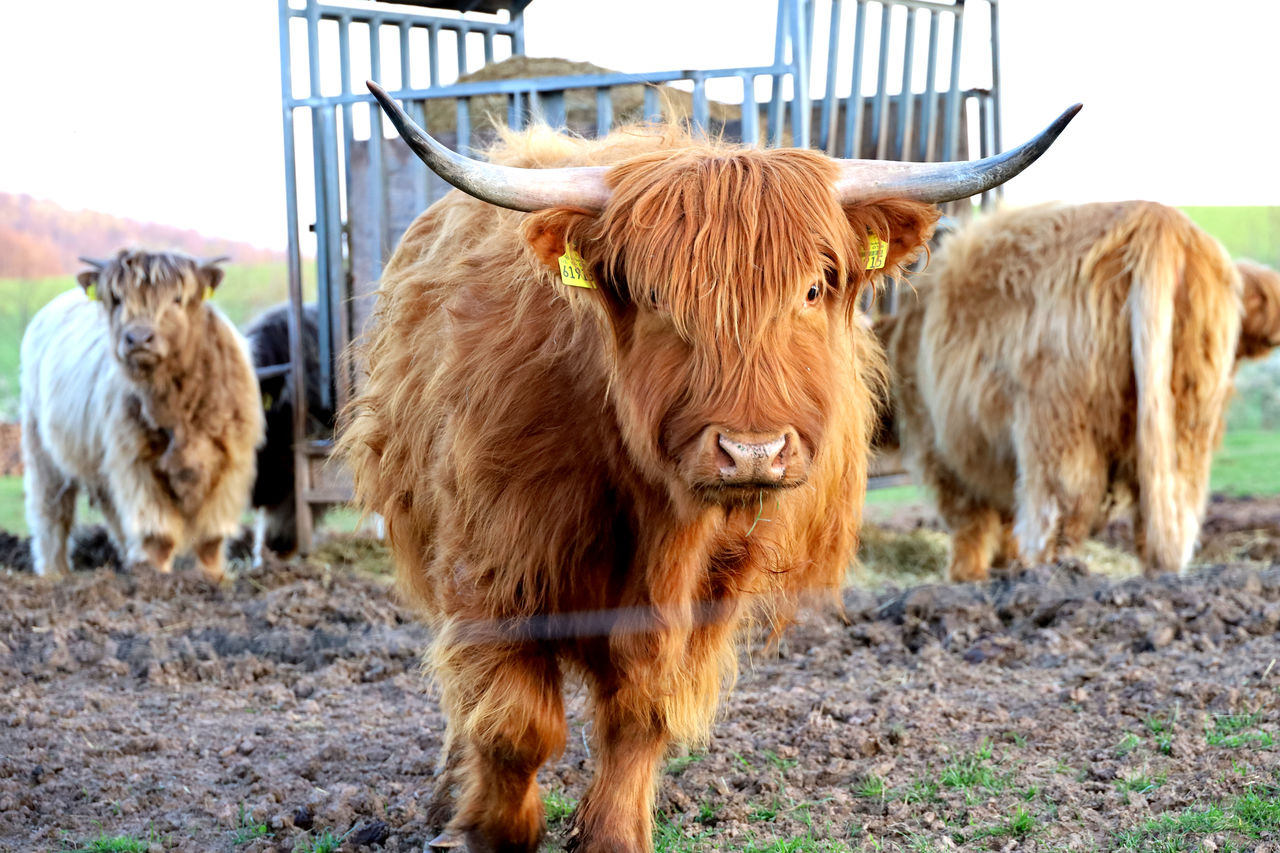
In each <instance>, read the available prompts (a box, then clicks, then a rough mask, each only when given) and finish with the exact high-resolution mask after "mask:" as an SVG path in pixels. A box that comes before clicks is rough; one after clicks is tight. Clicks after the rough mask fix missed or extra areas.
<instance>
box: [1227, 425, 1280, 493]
mask: <svg viewBox="0 0 1280 853" xmlns="http://www.w3.org/2000/svg"><path fill="white" fill-rule="evenodd" d="M1276 459H1280V432H1277V431H1268V430H1261V429H1233V430H1228V431H1227V434H1226V436H1225V437H1224V438H1223V440H1222V447H1221V448H1220V449H1219V450H1218V453H1217V455H1216V456H1214V458H1213V470H1212V472H1211V473H1210V475H1209V488H1210V489H1211V490H1212V491H1215V492H1222V493H1224V494H1228V495H1274V494H1280V465H1276V464H1275V461H1276Z"/></svg>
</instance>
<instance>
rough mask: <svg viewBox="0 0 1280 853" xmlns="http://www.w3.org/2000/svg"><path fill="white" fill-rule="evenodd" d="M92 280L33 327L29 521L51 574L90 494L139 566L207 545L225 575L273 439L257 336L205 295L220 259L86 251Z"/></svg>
mask: <svg viewBox="0 0 1280 853" xmlns="http://www.w3.org/2000/svg"><path fill="white" fill-rule="evenodd" d="M86 263H89V264H91V265H92V266H93V267H94V269H92V270H89V271H86V272H82V273H80V276H79V280H80V284H81V286H82V287H83V288H84V290H83V291H80V290H72V291H68V292H67V293H64V294H62V295H61V296H59V297H57V298H56V299H54V300H53V301H52V302H50V303H49V304H48V305H46V306H45V307H43V308H41V309H40V310H39V311H38V312H37V313H36V315H35V317H33V318H32V320H31V323H30V324H29V325H28V326H27V330H26V333H25V334H24V335H23V338H22V354H21V358H22V368H21V382H22V457H23V464H24V465H25V466H26V471H25V478H26V479H25V482H24V486H25V490H26V504H27V524H28V526H29V527H30V529H31V534H32V537H33V540H32V542H33V544H32V548H33V552H34V553H33V557H34V560H35V568H36V571H37V572H38V573H40V574H48V573H53V574H56V573H62V572H66V571H67V570H68V568H69V567H68V565H67V536H68V535H69V533H70V531H71V524H72V521H73V520H74V516H75V504H76V495H77V493H78V491H79V490H80V489H84V490H86V491H87V492H88V494H89V497H90V499H91V501H92V502H93V503H94V504H95V505H96V506H97V507H98V509H99V510H101V512H102V515H103V517H104V519H105V520H106V523H107V528H108V529H109V530H110V532H111V536H112V539H114V541H115V545H116V548H117V550H118V551H119V552H120V554H121V555H122V557H123V559H124V560H125V562H126V564H127V565H129V566H135V567H142V566H150V567H153V568H155V569H158V570H159V571H162V572H167V571H169V569H170V567H171V565H172V562H173V557H174V555H175V554H176V553H177V552H179V551H181V550H184V549H186V548H191V549H193V550H194V552H195V556H196V559H197V561H198V562H199V564H200V567H201V569H202V570H203V571H204V573H205V575H206V576H207V577H209V578H210V579H213V580H217V579H219V578H221V577H222V575H223V550H224V549H223V540H224V539H225V538H226V537H227V536H229V535H232V534H233V533H235V532H236V531H237V530H238V529H239V527H240V516H241V514H242V513H243V512H244V509H245V507H246V506H247V504H248V500H249V490H250V488H251V487H252V485H253V471H254V452H255V448H256V447H257V445H258V443H259V442H260V441H261V439H262V403H261V399H260V397H259V394H258V382H257V379H256V377H255V375H254V372H253V366H252V364H251V362H250V360H249V352H248V347H247V345H246V344H245V342H244V339H243V338H242V337H241V336H240V334H239V333H238V332H237V331H236V329H235V327H234V326H232V325H231V323H230V322H228V321H227V319H226V318H225V317H223V316H222V313H221V312H219V311H218V310H217V309H216V308H214V307H213V306H212V305H211V304H209V303H208V302H207V301H206V299H205V297H206V295H207V294H209V293H211V292H212V291H213V289H214V288H215V287H217V285H218V283H219V282H220V281H221V280H222V270H221V269H219V268H218V267H217V266H216V262H202V261H198V260H196V259H194V258H191V257H188V256H186V255H182V254H178V253H171V254H170V253H149V252H142V251H121V252H120V253H119V254H118V255H117V256H116V257H115V258H113V259H111V260H109V261H87V262H86Z"/></svg>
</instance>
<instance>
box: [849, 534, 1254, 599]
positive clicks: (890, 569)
mask: <svg viewBox="0 0 1280 853" xmlns="http://www.w3.org/2000/svg"><path fill="white" fill-rule="evenodd" d="M1076 556H1077V557H1079V558H1080V559H1081V560H1082V561H1084V563H1085V564H1086V565H1087V566H1088V567H1089V571H1090V572H1091V573H1092V574H1096V575H1101V576H1104V577H1109V578H1127V577H1133V576H1135V575H1140V574H1142V564H1141V563H1140V562H1139V561H1138V557H1137V555H1136V554H1134V553H1132V551H1127V550H1123V549H1121V548H1117V547H1114V546H1112V545H1108V544H1106V543H1103V542H1099V541H1097V540H1094V539H1090V540H1088V541H1086V542H1085V543H1084V545H1083V546H1082V547H1081V548H1080V549H1079V550H1078V551H1077V552H1076ZM950 557H951V542H950V537H949V536H948V535H947V534H946V533H944V532H942V531H940V530H933V529H930V528H926V527H920V528H917V529H914V530H909V531H900V530H893V529H890V528H884V527H880V526H878V525H874V524H868V525H865V526H864V527H863V528H862V543H861V545H860V546H859V547H858V561H859V564H860V565H858V566H856V567H855V568H854V570H853V572H852V574H851V576H850V583H852V584H853V585H854V586H859V587H867V588H870V589H881V588H884V587H887V586H896V587H909V586H915V585H917V584H922V583H945V582H946V581H947V563H948V562H949V561H950ZM1218 562H1230V561H1226V560H1219V561H1218ZM996 571H997V572H998V571H999V570H996Z"/></svg>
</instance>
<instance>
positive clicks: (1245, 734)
mask: <svg viewBox="0 0 1280 853" xmlns="http://www.w3.org/2000/svg"><path fill="white" fill-rule="evenodd" d="M1211 719H1212V721H1213V724H1212V726H1210V725H1208V724H1207V723H1206V725H1205V729H1204V738H1205V742H1206V743H1208V744H1209V746H1220V747H1224V748H1226V749H1240V748H1241V747H1246V746H1252V747H1254V748H1255V749H1266V748H1267V747H1269V746H1271V745H1272V744H1273V743H1275V738H1274V736H1273V735H1272V734H1271V732H1269V731H1266V730H1265V729H1262V728H1259V727H1258V723H1259V721H1261V719H1262V715H1261V714H1258V713H1253V714H1215V715H1214V716H1213V717H1212V718H1211Z"/></svg>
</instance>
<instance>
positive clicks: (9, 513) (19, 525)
mask: <svg viewBox="0 0 1280 853" xmlns="http://www.w3.org/2000/svg"><path fill="white" fill-rule="evenodd" d="M0 530H8V531H9V532H10V533H15V534H17V535H19V536H25V535H27V516H26V510H25V509H24V508H23V505H22V478H21V477H0Z"/></svg>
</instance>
